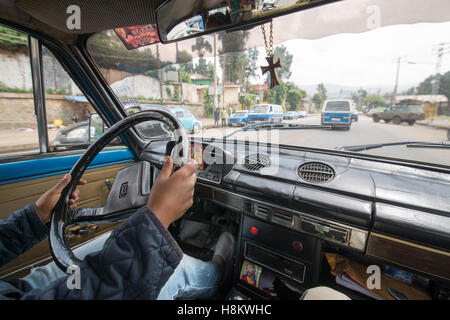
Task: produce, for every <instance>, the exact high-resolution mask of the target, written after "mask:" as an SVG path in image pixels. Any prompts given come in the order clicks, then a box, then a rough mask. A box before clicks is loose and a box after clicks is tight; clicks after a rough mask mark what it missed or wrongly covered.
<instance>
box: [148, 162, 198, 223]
mask: <svg viewBox="0 0 450 320" xmlns="http://www.w3.org/2000/svg"><path fill="white" fill-rule="evenodd" d="M165 160H166V162H165V164H164V166H163V168H162V169H161V172H160V174H159V176H158V178H157V179H156V181H155V184H154V185H153V187H152V190H151V192H150V197H149V199H148V204H147V205H148V207H149V208H150V209H151V210H152V211H153V212H154V213H155V215H156V216H157V217H158V218H159V220H160V221H161V223H162V224H163V225H164V227H166V229H167V228H168V227H169V225H170V224H171V223H172V222H174V221H175V220H177V219H178V218H180V217H181V216H182V215H183V214H184V213H185V212H186V210H187V209H189V208H190V207H191V206H192V204H193V201H194V200H193V198H194V186H195V182H196V181H197V176H196V175H195V171H196V170H197V165H196V164H195V163H193V162H191V163H189V164H186V165H184V166H183V167H182V168H180V169H179V170H177V171H176V172H173V161H172V158H171V157H169V156H167V157H166V158H165Z"/></svg>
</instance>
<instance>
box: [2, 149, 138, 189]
mask: <svg viewBox="0 0 450 320" xmlns="http://www.w3.org/2000/svg"><path fill="white" fill-rule="evenodd" d="M80 157H81V154H77V155H67V156H59V157H51V158H36V159H32V160H25V161H17V162H8V163H1V164H0V185H3V184H9V183H14V182H20V181H26V180H31V179H38V178H42V177H47V176H52V175H58V174H63V173H68V172H69V171H70V169H72V167H73V165H74V164H75V163H76V162H77V161H78V159H79V158H80ZM134 159H135V156H134V154H133V153H132V152H131V151H130V149H120V150H110V151H109V150H107V151H103V152H101V153H99V154H98V155H97V156H96V157H95V158H94V160H93V161H92V162H91V165H90V166H89V169H91V168H97V167H103V166H109V165H113V164H119V163H125V162H129V161H133V160H134Z"/></svg>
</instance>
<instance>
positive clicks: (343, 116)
mask: <svg viewBox="0 0 450 320" xmlns="http://www.w3.org/2000/svg"><path fill="white" fill-rule="evenodd" d="M353 109H354V108H353V101H352V100H348V99H345V100H327V101H325V103H324V105H323V109H322V121H321V122H322V124H323V125H331V126H332V127H333V128H339V127H340V128H345V129H347V130H349V129H350V126H351V124H352V112H353Z"/></svg>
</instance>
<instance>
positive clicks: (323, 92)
mask: <svg viewBox="0 0 450 320" xmlns="http://www.w3.org/2000/svg"><path fill="white" fill-rule="evenodd" d="M327 99H328V96H327V89H326V88H325V86H324V85H323V83H320V84H319V85H317V93H316V94H314V96H313V97H312V101H313V102H314V105H315V107H316V110H317V109H320V108H322V107H323V103H324V102H325V101H326V100H327Z"/></svg>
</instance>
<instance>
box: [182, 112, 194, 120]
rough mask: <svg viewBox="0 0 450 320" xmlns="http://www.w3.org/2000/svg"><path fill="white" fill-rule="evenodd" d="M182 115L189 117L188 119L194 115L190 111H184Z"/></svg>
mask: <svg viewBox="0 0 450 320" xmlns="http://www.w3.org/2000/svg"><path fill="white" fill-rule="evenodd" d="M184 116H185V117H186V118H190V119H191V118H193V117H194V115H193V114H192V113H191V112H190V111H186V112H184Z"/></svg>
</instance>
